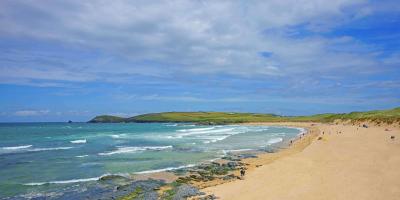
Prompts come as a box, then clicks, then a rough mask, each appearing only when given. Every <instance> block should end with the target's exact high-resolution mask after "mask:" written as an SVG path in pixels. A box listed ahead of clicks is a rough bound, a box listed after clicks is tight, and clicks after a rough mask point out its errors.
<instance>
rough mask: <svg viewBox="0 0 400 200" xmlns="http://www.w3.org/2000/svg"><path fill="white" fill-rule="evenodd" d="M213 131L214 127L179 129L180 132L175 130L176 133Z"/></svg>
mask: <svg viewBox="0 0 400 200" xmlns="http://www.w3.org/2000/svg"><path fill="white" fill-rule="evenodd" d="M213 129H215V127H208V128H191V129H181V130H177V131H178V132H198V131H208V130H213Z"/></svg>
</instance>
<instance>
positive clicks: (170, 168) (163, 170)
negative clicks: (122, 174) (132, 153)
mask: <svg viewBox="0 0 400 200" xmlns="http://www.w3.org/2000/svg"><path fill="white" fill-rule="evenodd" d="M194 166H196V165H194V164H189V165H182V166H179V167H167V168H163V169H155V170H147V171H141V172H135V174H150V173H157V172H165V171H169V170H175V169H183V168H187V167H194Z"/></svg>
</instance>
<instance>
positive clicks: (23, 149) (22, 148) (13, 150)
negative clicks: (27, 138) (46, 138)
mask: <svg viewBox="0 0 400 200" xmlns="http://www.w3.org/2000/svg"><path fill="white" fill-rule="evenodd" d="M31 147H32V145H24V146H16V147H2V150H3V152H2V153H24V152H38V151H53V150H66V149H72V148H73V147H50V148H31Z"/></svg>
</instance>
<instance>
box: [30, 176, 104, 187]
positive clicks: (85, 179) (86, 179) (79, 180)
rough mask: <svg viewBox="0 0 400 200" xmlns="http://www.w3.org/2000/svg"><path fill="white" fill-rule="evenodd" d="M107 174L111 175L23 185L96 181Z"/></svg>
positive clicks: (34, 184)
mask: <svg viewBox="0 0 400 200" xmlns="http://www.w3.org/2000/svg"><path fill="white" fill-rule="evenodd" d="M109 175H111V174H104V175H102V176H99V177H93V178H81V179H71V180H64V181H49V182H37V183H26V184H24V185H29V186H38V185H45V184H67V183H79V182H88V181H97V180H99V179H100V178H101V177H104V176H109Z"/></svg>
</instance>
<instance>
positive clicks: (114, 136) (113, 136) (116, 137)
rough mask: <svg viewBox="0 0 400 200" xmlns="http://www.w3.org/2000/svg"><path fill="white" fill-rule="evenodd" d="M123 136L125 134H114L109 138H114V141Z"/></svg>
mask: <svg viewBox="0 0 400 200" xmlns="http://www.w3.org/2000/svg"><path fill="white" fill-rule="evenodd" d="M124 136H126V134H118V135H117V134H114V135H110V137H112V138H114V139H119V138H121V137H124Z"/></svg>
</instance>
